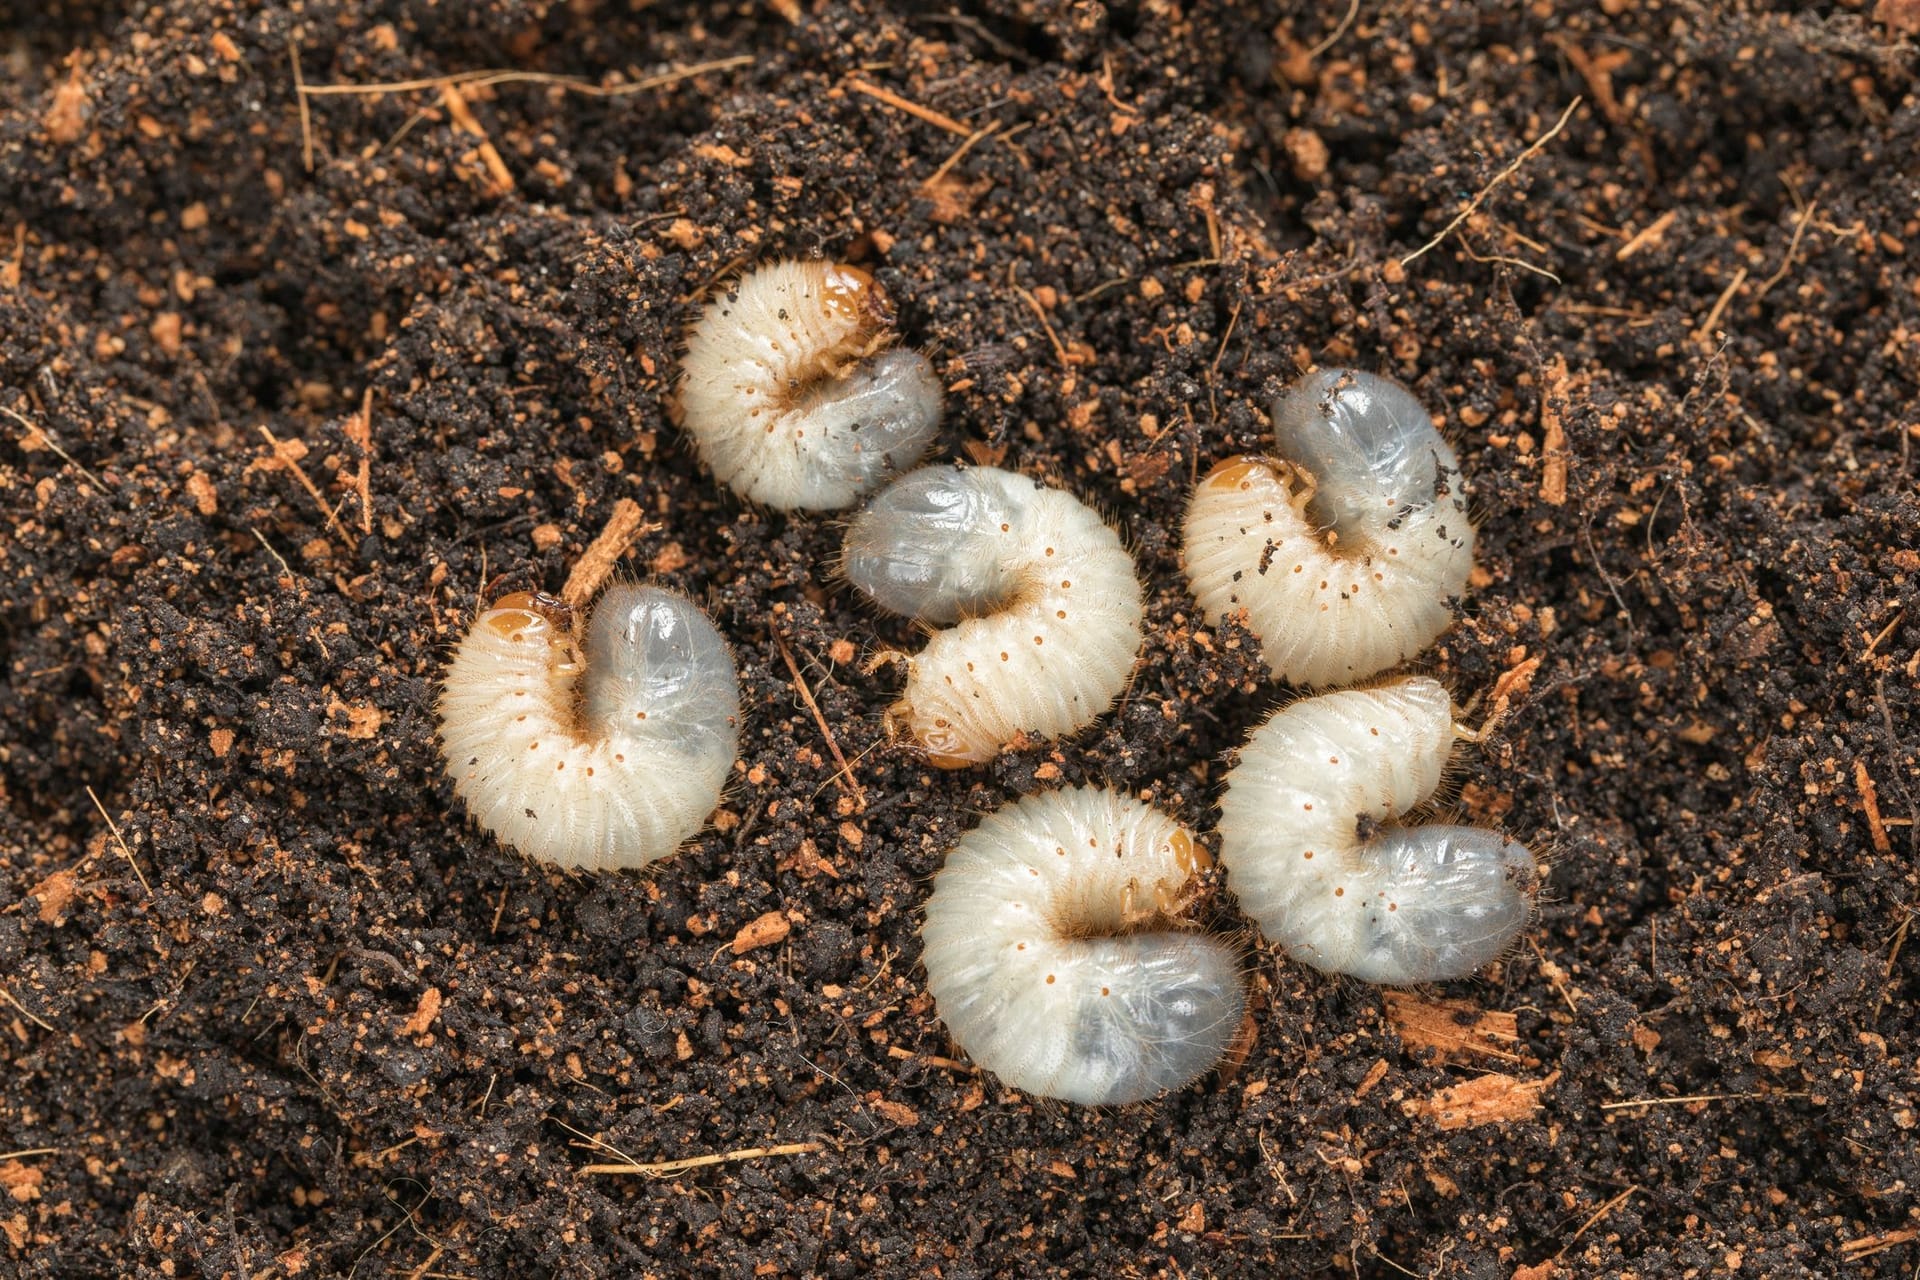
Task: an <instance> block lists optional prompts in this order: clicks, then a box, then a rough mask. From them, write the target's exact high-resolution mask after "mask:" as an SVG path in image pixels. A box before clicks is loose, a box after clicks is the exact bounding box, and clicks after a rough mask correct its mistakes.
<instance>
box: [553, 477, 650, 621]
mask: <svg viewBox="0 0 1920 1280" xmlns="http://www.w3.org/2000/svg"><path fill="white" fill-rule="evenodd" d="M657 528H659V526H658V525H649V524H647V522H646V513H645V512H643V511H641V510H640V504H639V503H637V502H635V501H634V500H633V499H632V498H622V499H620V501H618V502H616V503H614V504H613V514H612V515H611V516H608V517H607V525H606V528H604V529H602V530H601V531H600V536H599V537H597V538H595V539H594V540H593V541H592V542H591V543H589V544H588V545H587V549H586V550H585V551H584V552H582V553H581V555H580V559H579V560H578V561H577V562H575V564H574V566H573V572H572V573H569V574H568V575H567V582H566V585H565V586H563V587H561V588H560V598H561V599H562V600H564V601H566V602H567V603H568V604H570V605H572V606H573V607H574V608H576V609H578V608H579V607H580V606H582V605H584V604H586V603H587V601H589V600H591V599H593V598H594V596H596V595H598V594H599V593H600V588H601V587H602V586H603V585H605V583H606V581H607V579H608V578H609V577H611V576H612V575H613V567H614V566H615V565H616V564H618V563H620V557H621V556H624V555H625V554H627V551H628V550H629V549H630V548H631V547H632V546H633V541H634V539H635V538H638V537H639V536H640V535H641V534H644V533H647V532H649V531H651V530H652V529H657Z"/></svg>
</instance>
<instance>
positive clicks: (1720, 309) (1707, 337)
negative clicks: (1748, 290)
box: [1693, 267, 1747, 342]
mask: <svg viewBox="0 0 1920 1280" xmlns="http://www.w3.org/2000/svg"><path fill="white" fill-rule="evenodd" d="M1746 282H1747V269H1746V268H1745V267H1741V268H1740V269H1739V270H1738V271H1736V272H1734V273H1733V279H1732V280H1730V281H1728V282H1727V287H1726V288H1725V289H1722V290H1721V291H1720V296H1719V297H1718V298H1716V299H1714V302H1713V309H1712V310H1711V311H1709V312H1707V318H1706V319H1705V320H1702V321H1701V322H1700V327H1699V328H1698V329H1695V330H1694V331H1693V340H1694V341H1695V342H1710V341H1712V338H1713V327H1714V326H1715V325H1717V324H1719V323H1720V317H1721V316H1722V315H1723V314H1725V312H1726V309H1727V306H1728V305H1729V304H1730V303H1731V302H1732V301H1733V295H1734V294H1736V293H1738V292H1740V286H1741V285H1743V284H1745V283H1746Z"/></svg>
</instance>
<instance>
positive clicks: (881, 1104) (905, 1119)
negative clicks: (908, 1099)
mask: <svg viewBox="0 0 1920 1280" xmlns="http://www.w3.org/2000/svg"><path fill="white" fill-rule="evenodd" d="M867 1105H869V1106H871V1107H872V1108H873V1109H874V1110H875V1111H878V1112H879V1113H880V1114H881V1115H883V1116H885V1117H886V1118H887V1119H889V1120H891V1121H893V1122H894V1123H895V1124H897V1125H899V1126H900V1127H901V1128H911V1127H913V1126H914V1125H916V1124H919V1123H920V1113H919V1112H918V1111H915V1110H914V1109H913V1108H912V1107H910V1106H908V1105H907V1104H906V1103H904V1102H893V1101H891V1100H889V1099H886V1098H878V1099H875V1100H874V1101H873V1102H871V1103H868V1104H867Z"/></svg>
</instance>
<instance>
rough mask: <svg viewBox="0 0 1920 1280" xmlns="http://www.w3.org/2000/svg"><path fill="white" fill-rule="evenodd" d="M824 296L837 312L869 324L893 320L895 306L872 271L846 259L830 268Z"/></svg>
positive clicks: (827, 270)
mask: <svg viewBox="0 0 1920 1280" xmlns="http://www.w3.org/2000/svg"><path fill="white" fill-rule="evenodd" d="M826 273H827V278H826V282H825V284H824V285H823V286H822V290H821V298H822V301H824V302H825V304H826V307H827V310H829V311H831V312H833V313H834V314H835V315H839V316H844V317H846V318H848V319H852V320H859V321H861V322H862V323H865V324H880V325H884V324H891V323H892V322H893V306H892V303H891V302H890V301H889V300H888V298H887V292H886V290H884V289H882V288H881V287H880V285H879V283H878V282H877V281H875V280H874V278H873V275H872V273H871V272H868V271H863V270H861V269H860V268H859V267H855V266H851V265H849V264H847V263H844V262H836V263H834V264H832V265H831V266H829V267H827V268H826Z"/></svg>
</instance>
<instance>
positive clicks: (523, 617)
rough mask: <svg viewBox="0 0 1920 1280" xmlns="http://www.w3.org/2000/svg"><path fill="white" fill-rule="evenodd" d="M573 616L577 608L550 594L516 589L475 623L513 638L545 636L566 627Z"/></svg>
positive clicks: (501, 598)
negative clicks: (570, 606)
mask: <svg viewBox="0 0 1920 1280" xmlns="http://www.w3.org/2000/svg"><path fill="white" fill-rule="evenodd" d="M572 617H573V610H572V609H570V608H569V607H568V606H567V605H566V604H565V603H564V602H562V601H560V600H557V599H555V598H554V597H552V596H550V595H546V594H544V593H542V592H533V591H513V592H509V593H508V594H506V595H504V596H501V597H500V598H499V599H498V600H495V601H494V602H493V603H492V604H491V605H489V606H488V607H487V609H486V611H485V612H483V613H482V614H481V615H480V617H479V619H478V621H477V622H476V623H475V624H474V625H476V626H481V627H486V628H488V629H489V630H491V631H493V632H495V633H496V634H498V635H500V636H503V637H505V638H506V639H509V640H513V639H517V638H520V637H522V636H539V637H543V638H544V637H546V636H547V635H548V634H549V633H550V632H551V631H554V630H565V629H566V628H567V627H568V625H570V623H571V621H572Z"/></svg>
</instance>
